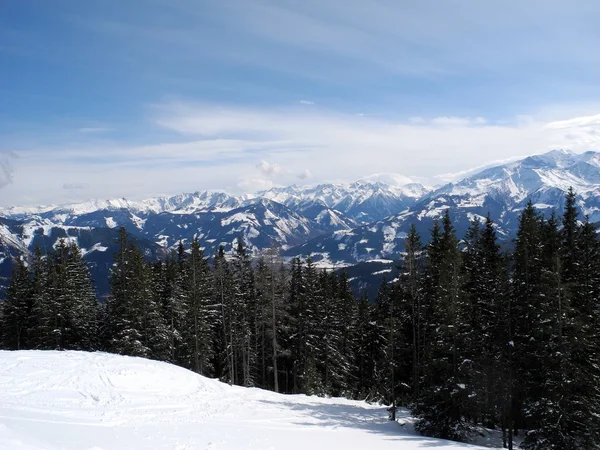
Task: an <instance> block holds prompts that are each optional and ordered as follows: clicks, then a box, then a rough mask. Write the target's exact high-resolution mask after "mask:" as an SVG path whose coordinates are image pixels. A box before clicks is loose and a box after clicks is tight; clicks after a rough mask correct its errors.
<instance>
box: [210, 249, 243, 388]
mask: <svg viewBox="0 0 600 450" xmlns="http://www.w3.org/2000/svg"><path fill="white" fill-rule="evenodd" d="M213 273H214V286H215V287H214V295H215V301H214V303H215V306H216V307H217V308H218V309H219V313H220V317H219V322H218V328H219V330H220V331H219V332H217V336H218V338H219V339H218V340H217V349H216V353H217V355H219V358H217V359H216V361H217V362H220V363H221V366H222V367H221V370H218V371H217V373H218V374H220V377H221V378H222V379H223V380H225V381H227V382H229V383H230V384H236V383H237V382H238V378H236V373H237V370H236V369H237V367H236V358H235V351H234V350H235V348H234V345H235V340H234V332H235V326H236V323H235V322H236V314H237V313H236V311H235V303H234V295H233V289H234V281H233V274H232V273H231V269H230V265H229V263H228V261H227V259H226V258H225V252H224V250H223V247H222V246H220V247H219V249H218V251H217V254H216V256H215V262H214V269H213Z"/></svg>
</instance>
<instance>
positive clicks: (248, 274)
mask: <svg viewBox="0 0 600 450" xmlns="http://www.w3.org/2000/svg"><path fill="white" fill-rule="evenodd" d="M519 220H520V222H519V229H518V233H517V237H516V239H515V242H514V246H513V250H512V251H511V252H510V253H508V252H503V251H502V250H501V247H500V245H499V244H498V237H497V232H496V227H495V225H494V223H493V222H492V220H491V219H490V218H489V217H488V218H487V219H486V220H479V219H475V220H473V222H472V224H471V226H470V228H469V230H468V231H467V233H466V235H465V236H464V238H463V239H459V238H458V237H457V236H456V232H455V229H454V227H453V224H452V221H451V218H450V216H449V214H448V212H447V211H446V213H445V215H444V216H443V217H442V218H441V219H440V220H438V221H435V222H434V225H433V228H432V230H431V234H430V236H429V241H428V242H427V243H426V244H422V242H421V237H420V236H419V235H418V233H417V231H416V229H415V227H414V226H413V227H411V229H410V232H409V233H408V235H407V237H406V241H405V251H404V253H403V254H402V258H401V270H400V276H399V278H398V279H396V280H385V281H384V282H383V283H382V284H381V286H380V288H379V292H378V295H377V298H376V299H375V301H373V302H370V301H369V300H368V299H367V298H366V297H365V296H361V297H358V298H357V297H355V296H354V295H353V293H352V291H351V289H350V285H349V279H348V276H347V275H346V274H345V273H344V272H341V273H337V272H333V271H326V270H320V269H317V268H316V267H315V264H314V263H313V261H312V259H311V258H310V257H307V258H304V259H301V258H296V259H294V260H293V261H292V262H290V263H284V262H283V261H282V260H281V259H280V258H279V256H278V251H277V250H276V249H269V250H267V251H265V252H263V254H262V255H261V256H260V257H259V258H252V257H251V256H250V254H249V253H248V252H247V250H246V249H245V248H244V245H243V242H242V241H241V240H239V241H238V246H237V249H236V250H235V252H233V253H232V254H231V255H225V253H224V252H223V250H222V249H220V250H219V251H218V252H217V254H216V255H214V257H213V258H212V260H210V261H209V259H208V258H207V257H206V255H204V253H203V251H202V248H201V244H200V243H199V242H198V241H197V240H193V241H192V242H191V245H190V248H187V249H186V248H184V246H183V245H182V244H180V245H179V248H178V250H177V252H175V253H174V254H173V255H171V256H170V257H168V258H167V259H166V260H165V261H159V262H156V263H150V262H148V261H146V260H145V258H144V255H143V254H142V253H141V252H140V250H139V249H138V248H137V247H136V246H135V242H134V241H133V240H132V239H131V237H130V236H128V235H127V233H126V232H125V230H124V229H121V231H120V236H119V240H118V243H119V250H118V252H117V254H116V255H115V261H114V265H113V268H112V271H111V275H110V286H111V289H110V295H109V296H108V299H107V300H106V302H98V301H97V300H96V297H95V293H94V288H93V283H92V281H91V280H90V276H89V272H88V270H87V267H86V265H85V262H84V260H83V259H82V256H81V251H80V250H79V249H78V248H77V246H76V245H75V244H66V243H65V242H63V241H61V242H60V243H59V244H58V245H57V248H56V249H55V250H54V251H53V252H52V253H51V254H48V255H43V254H42V252H41V251H39V250H38V251H37V252H36V253H35V255H33V258H32V259H31V261H28V262H27V263H26V262H25V261H24V260H23V259H17V260H16V262H15V266H14V271H13V276H12V279H11V282H10V286H9V288H8V291H7V298H6V300H5V302H4V303H3V307H2V319H1V325H2V329H1V337H2V345H3V347H4V348H6V349H76V350H103V351H108V352H113V353H118V354H123V355H132V356H141V357H146V358H153V359H157V360H161V361H168V362H170V363H173V364H177V365H180V366H182V367H185V368H188V369H190V370H193V371H195V372H197V373H199V374H202V375H206V376H210V377H216V378H219V379H221V380H223V381H225V382H228V383H231V384H237V385H242V386H257V387H261V388H265V389H271V390H274V391H276V392H281V393H306V394H316V395H325V396H346V397H349V398H356V399H365V400H369V401H382V402H387V403H391V404H392V405H393V406H392V408H391V414H392V415H393V414H394V413H395V411H394V408H395V405H396V404H399V405H405V406H408V407H410V408H411V409H412V411H413V413H414V415H415V416H416V417H417V418H418V421H417V423H416V428H417V430H419V431H420V432H421V433H423V434H425V435H428V436H433V437H440V438H448V439H454V440H463V441H464V440H468V439H469V437H470V436H471V435H472V434H473V433H475V432H477V430H478V428H480V427H488V428H496V429H500V430H502V434H503V441H504V446H505V447H508V448H512V442H513V437H514V434H516V433H519V432H522V433H524V436H523V444H522V448H525V449H528V450H542V449H544V450H547V449H565V448H569V449H581V450H584V449H585V450H588V449H595V448H600V422H599V421H600V379H599V378H600V377H599V375H600V356H599V355H600V353H599V352H600V243H599V240H598V235H597V233H596V229H595V227H594V226H593V224H591V223H590V222H589V221H588V220H587V218H583V220H580V218H579V217H578V214H577V210H576V197H575V194H574V192H573V191H572V190H570V191H569V193H568V194H567V196H566V199H565V206H564V212H563V214H562V217H557V216H556V215H555V214H552V215H550V217H548V218H545V217H544V216H543V215H542V214H540V213H539V212H538V211H536V209H535V208H534V206H533V205H532V204H531V202H530V203H528V204H527V206H526V207H525V208H524V210H523V211H522V213H521V215H520V219H519ZM521 430H525V431H521Z"/></svg>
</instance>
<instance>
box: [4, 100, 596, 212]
mask: <svg viewBox="0 0 600 450" xmlns="http://www.w3.org/2000/svg"><path fill="white" fill-rule="evenodd" d="M151 117H153V120H154V123H155V127H158V128H155V129H154V132H156V131H157V130H164V131H165V132H166V133H167V134H166V135H162V138H161V139H162V140H161V141H159V142H156V143H150V144H145V145H131V144H130V145H127V144H125V143H122V142H121V143H119V142H111V141H102V140H100V141H99V140H97V139H92V137H91V136H90V141H89V142H87V143H82V142H81V141H74V142H73V143H71V144H68V143H64V144H62V145H60V146H53V147H48V146H44V145H43V142H40V143H38V144H36V145H32V147H31V149H30V150H27V151H23V152H21V155H22V156H21V158H19V160H18V163H19V166H20V170H19V171H17V172H15V173H16V174H17V175H15V177H14V184H13V185H8V186H6V187H5V189H3V190H2V191H0V202H4V203H6V202H14V201H18V199H19V198H25V197H29V198H31V197H35V196H36V195H37V196H38V198H40V201H42V199H43V198H48V199H50V200H52V199H61V198H62V199H69V200H71V199H83V198H88V197H97V196H101V197H106V196H138V197H139V196H146V195H152V194H157V193H176V192H179V191H193V190H198V189H215V188H218V189H225V190H231V191H233V192H243V191H249V190H258V189H268V188H269V187H272V186H275V185H285V184H291V183H294V182H297V181H298V180H308V179H309V178H310V179H311V182H313V183H315V182H323V181H326V180H331V179H341V180H346V181H351V180H354V179H358V178H361V177H363V176H365V175H368V174H370V173H387V172H395V173H399V174H403V175H407V176H411V178H414V179H416V180H421V181H423V182H425V183H430V184H437V183H440V182H442V181H449V180H454V179H456V178H457V177H460V176H464V175H466V174H468V173H469V172H465V169H466V168H469V167H475V168H479V169H480V168H482V167H484V166H487V165H489V162H490V160H494V161H497V160H506V159H509V158H514V157H515V156H521V155H530V154H535V153H541V152H544V151H547V150H549V149H552V148H570V149H572V150H574V151H583V150H588V149H594V148H596V149H598V148H600V123H596V121H595V119H593V118H586V117H582V118H576V119H569V120H567V121H561V122H556V121H551V122H545V121H542V120H539V119H535V118H533V117H530V118H529V119H528V120H522V119H519V118H515V119H514V120H512V121H510V122H502V123H497V122H494V121H489V120H486V119H483V118H480V117H473V118H470V117H459V118H456V117H445V116H440V117H430V118H427V117H426V118H421V119H420V120H418V121H415V120H414V119H413V120H411V119H407V120H405V121H398V120H394V119H391V118H389V117H380V116H373V117H370V116H363V117H360V116H356V115H355V114H347V113H341V112H337V111H330V110H324V109H320V108H316V107H315V108H310V109H309V110H307V109H305V108H302V107H300V106H298V107H297V108H289V107H281V108H277V107H263V108H256V107H243V106H235V105H215V104H206V103H200V104H198V103H193V102H176V103H173V102H170V103H165V104H162V105H155V106H154V107H153V109H152V110H151ZM158 135H159V136H161V134H158ZM584 138H585V139H584ZM15 161H17V160H15ZM0 169H1V168H0ZM25 174H27V175H25ZM440 174H443V175H440ZM5 175H6V176H7V177H9V178H10V177H12V175H11V172H10V171H8V172H5ZM7 179H8V178H7ZM108 179H110V180H111V183H110V184H108V183H107V180H108ZM81 180H85V184H82V183H81ZM57 183H58V184H57ZM54 201H56V200H54Z"/></svg>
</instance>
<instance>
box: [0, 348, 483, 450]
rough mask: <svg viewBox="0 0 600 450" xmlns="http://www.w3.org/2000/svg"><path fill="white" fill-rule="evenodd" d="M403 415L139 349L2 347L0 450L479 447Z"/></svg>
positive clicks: (0, 358) (0, 371) (0, 368)
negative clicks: (288, 390)
mask: <svg viewBox="0 0 600 450" xmlns="http://www.w3.org/2000/svg"><path fill="white" fill-rule="evenodd" d="M399 422H400V423H398V424H397V423H391V422H389V421H388V420H387V417H386V410H385V408H384V407H382V406H378V405H369V404H367V403H363V402H357V401H350V400H345V399H338V398H331V399H325V398H317V397H307V396H304V395H293V396H290V395H280V394H275V393H273V392H269V391H263V390H260V389H248V388H241V387H232V386H228V385H226V384H223V383H220V382H218V381H216V380H211V379H207V378H204V377H201V376H198V375H196V374H194V373H192V372H189V371H187V370H185V369H182V368H179V367H176V366H173V365H170V364H167V363H162V362H157V361H149V360H145V359H141V358H131V357H125V356H118V355H109V354H105V353H84V352H72V351H66V352H54V351H46V352H42V351H19V352H6V351H0V449H1V450H18V449H21V450H42V449H43V450H58V449H61V450H84V449H85V450H109V449H127V450H136V449H152V450H158V449H178V450H184V449H213V450H216V449H228V450H235V449H290V450H292V449H302V450H305V449H321V448H323V449H336V448H343V449H355V448H356V449H388V448H389V449H399V448H401V449H404V450H411V449H425V448H431V447H435V448H440V449H474V450H475V449H477V448H482V447H476V446H470V445H467V444H459V443H454V442H449V441H441V440H436V439H429V438H423V437H421V436H419V435H416V434H415V433H414V432H413V431H412V427H411V419H410V417H409V416H408V414H407V413H406V411H401V412H400V414H399ZM402 424H404V425H402Z"/></svg>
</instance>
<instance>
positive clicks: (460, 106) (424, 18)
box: [0, 0, 600, 206]
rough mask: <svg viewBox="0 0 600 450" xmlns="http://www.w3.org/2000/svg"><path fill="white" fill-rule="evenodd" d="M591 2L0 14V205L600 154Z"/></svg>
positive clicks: (287, 1) (215, 6)
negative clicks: (559, 153) (551, 153)
mask: <svg viewBox="0 0 600 450" xmlns="http://www.w3.org/2000/svg"><path fill="white" fill-rule="evenodd" d="M599 22H600V2H595V1H592V0H586V1H583V0H572V1H570V2H565V1H557V0H545V1H538V0H528V1H526V2H524V1H522V0H519V1H516V0H502V1H500V0H490V1H483V2H482V1H479V0H443V1H441V0H420V1H419V2H413V1H410V2H409V1H403V0H327V1H320V0H302V1H300V0H271V1H267V0H128V1H122V0H98V1H80V0H53V1H47V0H25V1H11V0H0V205H2V206H15V205H37V204H49V203H65V202H75V201H83V200H87V199H92V198H101V199H103V198H114V197H127V198H132V199H139V198H146V197H151V196H155V195H167V194H176V193H179V192H193V191H197V190H205V189H219V190H226V191H228V192H231V193H234V194H237V193H243V192H253V191H256V190H259V189H268V188H270V187H272V186H277V185H288V184H293V183H296V184H315V183H320V182H325V181H352V180H355V179H358V178H361V177H363V176H367V175H370V174H373V173H388V172H391V173H399V174H402V175H404V176H407V177H410V178H411V179H412V180H415V181H419V182H423V183H426V184H429V185H435V184H440V183H443V182H446V181H450V180H452V179H454V178H455V177H456V175H455V174H457V173H460V172H463V171H465V170H467V169H469V168H472V167H478V166H481V165H484V164H486V163H489V162H490V161H498V160H505V159H510V158H515V157H520V156H525V155H530V154H535V153H541V152H544V151H547V150H550V149H555V148H568V149H571V150H573V151H584V150H600V83H598V80H599V79H600V52H599V51H598V48H600V27H598V23H599Z"/></svg>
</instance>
